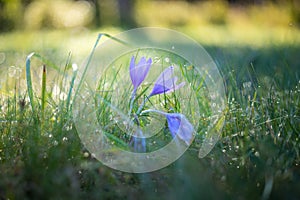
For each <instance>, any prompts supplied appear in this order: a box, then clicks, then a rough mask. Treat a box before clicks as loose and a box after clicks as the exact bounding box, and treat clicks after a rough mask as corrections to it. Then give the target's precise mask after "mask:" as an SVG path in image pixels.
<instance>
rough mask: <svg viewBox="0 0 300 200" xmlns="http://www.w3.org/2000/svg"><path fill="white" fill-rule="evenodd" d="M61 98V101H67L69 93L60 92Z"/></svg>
mask: <svg viewBox="0 0 300 200" xmlns="http://www.w3.org/2000/svg"><path fill="white" fill-rule="evenodd" d="M59 99H60V100H61V101H65V100H66V99H67V94H66V93H64V92H62V93H60V95H59Z"/></svg>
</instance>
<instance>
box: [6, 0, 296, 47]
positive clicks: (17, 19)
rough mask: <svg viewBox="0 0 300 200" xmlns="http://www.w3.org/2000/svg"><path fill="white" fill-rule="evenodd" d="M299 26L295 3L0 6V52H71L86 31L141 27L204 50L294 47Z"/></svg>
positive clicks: (115, 0)
mask: <svg viewBox="0 0 300 200" xmlns="http://www.w3.org/2000/svg"><path fill="white" fill-rule="evenodd" d="M299 25H300V3H299V1H297V0H269V1H267V0H207V1H198V0H177V1H170V0H164V1H158V0H155V1H154V0H139V1H138V0H81V1H77V0H0V50H4V49H6V50H8V49H18V50H36V49H41V48H42V49H43V48H52V47H57V46H62V45H61V44H63V46H64V47H67V48H66V49H68V50H70V49H71V50H72V47H74V49H77V47H78V46H77V45H78V43H79V44H80V43H82V42H84V43H86V42H85V41H86V40H87V39H88V38H89V36H91V37H92V38H90V39H94V38H95V34H89V33H90V32H91V31H92V33H94V32H97V31H99V30H100V31H102V32H103V31H104V32H105V31H106V32H108V33H117V32H120V31H121V30H123V29H129V28H134V27H143V26H155V27H170V28H173V29H176V30H178V31H182V32H184V33H186V34H188V35H190V36H191V37H193V38H195V39H196V40H198V41H199V42H200V43H201V44H209V45H218V46H220V45H221V46H224V45H228V44H232V43H234V44H242V45H250V46H256V47H257V46H265V45H266V44H270V43H271V44H272V45H273V44H274V43H285V44H286V43H292V44H294V43H295V42H297V43H299V40H300V39H299V35H300V34H299V30H298V28H299ZM12 32H13V34H11V33H12ZM81 39H82V40H81ZM83 39H84V40H83ZM49 41H51V42H49ZM62 42H63V43H62ZM89 44H90V45H92V44H91V43H89ZM80 47H81V48H83V49H84V47H82V46H80Z"/></svg>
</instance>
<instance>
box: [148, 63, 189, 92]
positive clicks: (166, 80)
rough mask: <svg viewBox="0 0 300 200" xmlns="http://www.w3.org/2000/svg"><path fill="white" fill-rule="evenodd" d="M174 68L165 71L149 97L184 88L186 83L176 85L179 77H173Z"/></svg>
mask: <svg viewBox="0 0 300 200" xmlns="http://www.w3.org/2000/svg"><path fill="white" fill-rule="evenodd" d="M173 71H174V67H173V66H170V67H168V68H167V69H165V70H164V71H163V72H162V73H161V74H160V76H159V77H158V78H157V80H156V81H155V84H154V87H153V89H152V91H151V93H150V95H149V96H154V95H156V94H162V93H169V92H173V91H174V90H177V89H179V88H181V87H182V86H184V84H185V83H184V82H182V83H180V84H179V85H176V82H177V80H178V77H176V76H175V77H173Z"/></svg>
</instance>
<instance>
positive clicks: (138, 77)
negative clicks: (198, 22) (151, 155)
mask: <svg viewBox="0 0 300 200" xmlns="http://www.w3.org/2000/svg"><path fill="white" fill-rule="evenodd" d="M151 65H152V59H151V58H149V59H148V60H147V59H146V58H145V57H142V58H141V59H140V61H139V62H138V63H137V64H136V62H135V57H134V56H132V58H131V61H130V67H129V72H130V78H131V82H132V85H133V92H132V98H131V104H130V111H129V112H130V113H131V111H132V104H133V101H134V100H135V96H136V92H137V89H138V87H139V86H140V85H141V84H142V82H143V81H144V80H145V78H146V77H147V75H148V72H149V70H150V68H151ZM177 81H178V77H176V76H174V66H169V67H168V68H166V69H165V70H164V71H163V72H162V73H161V74H160V75H159V76H158V78H157V79H156V81H155V84H154V87H153V89H152V91H151V93H150V94H149V96H148V99H149V98H150V97H152V96H155V95H159V94H166V93H171V92H173V91H175V90H177V89H179V88H181V87H183V86H184V85H185V83H184V82H182V83H180V84H177ZM142 107H143V106H141V107H140V108H142ZM139 110H140V109H139ZM146 112H156V113H159V114H161V115H163V116H164V117H165V118H166V119H167V123H168V128H169V131H170V133H171V135H172V137H175V136H176V135H177V136H178V137H179V138H180V139H181V140H183V141H184V142H185V143H186V144H187V145H189V144H190V143H191V142H192V139H193V132H194V127H193V125H192V124H191V123H190V122H189V121H188V119H187V118H186V117H185V116H184V115H183V114H181V113H166V112H162V111H159V110H145V111H143V112H142V113H146ZM130 113H129V114H130ZM138 113H139V111H138ZM138 135H139V136H140V135H141V133H139V134H138ZM133 143H134V146H136V144H137V143H142V144H145V138H136V137H133ZM145 148H146V147H145V146H144V147H143V148H142V150H141V149H139V151H144V152H145V151H146V150H145Z"/></svg>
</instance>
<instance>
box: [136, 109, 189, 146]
mask: <svg viewBox="0 0 300 200" xmlns="http://www.w3.org/2000/svg"><path fill="white" fill-rule="evenodd" d="M148 112H156V113H159V114H162V115H164V116H165V117H166V118H167V122H168V128H169V130H170V132H171V135H172V137H173V138H174V137H175V136H176V135H178V137H179V138H180V139H181V140H183V141H184V142H185V143H186V144H187V145H190V144H191V143H192V140H193V132H194V127H193V125H192V124H191V123H190V122H189V120H188V119H187V118H186V117H185V116H184V115H183V114H181V113H166V112H162V111H160V110H152V109H149V110H145V111H143V112H142V113H143V114H144V113H148Z"/></svg>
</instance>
